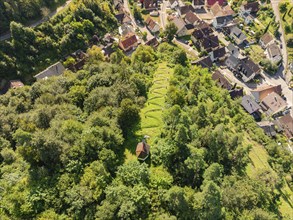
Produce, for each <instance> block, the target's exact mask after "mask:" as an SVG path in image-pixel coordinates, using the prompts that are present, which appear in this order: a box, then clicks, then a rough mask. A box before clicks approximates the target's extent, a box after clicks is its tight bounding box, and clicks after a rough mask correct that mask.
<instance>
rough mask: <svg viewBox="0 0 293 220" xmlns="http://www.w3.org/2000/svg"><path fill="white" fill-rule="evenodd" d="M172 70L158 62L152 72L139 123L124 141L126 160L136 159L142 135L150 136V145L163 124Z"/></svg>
mask: <svg viewBox="0 0 293 220" xmlns="http://www.w3.org/2000/svg"><path fill="white" fill-rule="evenodd" d="M172 74H173V70H172V69H170V68H169V67H168V66H167V63H165V62H164V63H160V64H159V65H158V68H157V70H156V72H155V73H154V78H153V85H152V87H151V88H150V90H149V93H148V100H147V102H146V103H145V106H144V108H143V109H142V110H141V112H140V117H141V121H140V124H139V125H137V127H136V128H135V129H134V131H133V133H132V134H131V135H129V136H128V137H127V140H126V142H125V145H127V146H125V147H126V151H125V157H126V161H129V160H136V156H135V148H136V144H137V143H138V142H139V141H141V139H142V138H143V136H144V135H148V136H150V138H149V139H148V143H149V145H150V146H152V144H153V143H154V140H155V139H156V137H157V136H158V135H159V134H160V130H161V128H162V125H163V120H162V113H163V111H164V108H165V96H166V94H167V91H168V87H169V79H170V77H171V76H172Z"/></svg>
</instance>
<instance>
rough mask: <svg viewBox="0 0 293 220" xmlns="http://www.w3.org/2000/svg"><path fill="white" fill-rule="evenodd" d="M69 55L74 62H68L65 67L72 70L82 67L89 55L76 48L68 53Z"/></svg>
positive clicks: (75, 70)
mask: <svg viewBox="0 0 293 220" xmlns="http://www.w3.org/2000/svg"><path fill="white" fill-rule="evenodd" d="M70 57H72V58H73V59H74V61H75V62H74V63H72V64H69V65H68V66H67V68H68V69H70V70H71V71H73V72H77V71H78V70H81V69H82V68H83V66H84V65H85V62H86V60H87V58H88V57H89V56H88V54H87V53H85V52H83V51H82V50H77V51H75V52H74V53H72V54H70Z"/></svg>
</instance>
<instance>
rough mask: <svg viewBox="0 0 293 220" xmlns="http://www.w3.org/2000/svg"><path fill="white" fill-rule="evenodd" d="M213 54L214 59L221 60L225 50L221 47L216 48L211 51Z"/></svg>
mask: <svg viewBox="0 0 293 220" xmlns="http://www.w3.org/2000/svg"><path fill="white" fill-rule="evenodd" d="M213 54H214V58H215V59H216V58H219V59H220V58H223V57H224V56H225V55H226V50H225V47H221V48H218V49H216V50H214V51H213Z"/></svg>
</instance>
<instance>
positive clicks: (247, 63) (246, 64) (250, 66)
mask: <svg viewBox="0 0 293 220" xmlns="http://www.w3.org/2000/svg"><path fill="white" fill-rule="evenodd" d="M239 68H241V70H242V71H241V72H242V73H243V74H244V75H245V76H246V77H250V76H251V75H252V74H254V73H258V72H259V71H260V68H259V66H258V65H257V64H256V63H254V62H253V61H252V60H251V59H250V58H245V59H242V60H240V65H239Z"/></svg>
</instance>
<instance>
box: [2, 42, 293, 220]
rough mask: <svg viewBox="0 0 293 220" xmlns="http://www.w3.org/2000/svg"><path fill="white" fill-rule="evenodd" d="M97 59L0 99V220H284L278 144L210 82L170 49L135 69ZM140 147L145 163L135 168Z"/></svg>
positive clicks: (285, 179)
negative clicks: (144, 147) (146, 153)
mask: <svg viewBox="0 0 293 220" xmlns="http://www.w3.org/2000/svg"><path fill="white" fill-rule="evenodd" d="M95 53H96V54H93V53H90V54H91V55H92V56H91V57H90V58H89V60H88V62H87V64H86V66H85V67H84V69H83V70H80V71H78V72H77V73H71V72H66V73H65V75H64V76H60V77H56V78H50V79H48V80H45V81H38V82H36V83H34V84H33V85H32V86H26V87H23V88H20V89H17V90H10V91H9V92H8V93H7V94H6V95H3V96H0V147H1V154H0V155H1V156H0V161H1V167H0V198H1V206H0V216H1V219H4V220H5V219H103V220H104V219H213V220H214V219H263V220H268V219H277V218H282V217H284V218H285V219H289V218H290V208H292V203H290V198H289V196H288V197H287V201H288V207H289V212H288V213H289V214H288V215H287V216H286V215H285V214H283V212H280V211H279V206H280V204H281V202H282V201H283V198H285V197H284V196H283V195H282V188H283V187H284V186H286V187H288V186H287V184H289V187H292V170H293V169H292V164H293V158H292V155H291V154H289V152H288V151H287V150H286V149H285V141H283V139H282V138H279V137H278V139H277V140H271V139H269V138H268V137H266V136H265V135H264V133H263V131H262V130H260V129H259V128H257V126H256V124H255V122H254V120H253V118H252V117H251V116H249V115H247V114H246V113H245V112H244V111H243V110H242V108H241V106H240V105H239V103H238V101H237V100H232V99H231V98H230V96H229V94H228V92H227V91H225V90H223V89H221V88H218V87H217V86H216V85H215V83H214V82H213V81H212V79H211V74H210V72H208V70H206V69H201V68H198V67H191V66H189V65H188V63H187V58H186V54H185V52H184V51H182V50H181V49H179V48H177V47H174V46H172V45H169V44H166V43H164V44H161V45H160V46H159V48H158V49H157V51H154V50H153V49H152V48H150V47H147V46H140V47H139V48H138V49H137V50H136V52H134V53H133V55H132V57H131V59H130V58H128V57H125V56H124V55H123V53H122V52H121V51H119V50H118V51H117V52H115V53H114V54H112V55H111V58H110V61H109V62H106V61H105V60H104V57H103V56H102V54H101V53H100V52H99V51H97V50H95ZM161 76H164V77H163V78H161ZM165 78H166V79H168V78H169V80H165V81H164V79H165ZM156 95H157V96H156ZM156 106H158V109H160V110H158V111H157V110H156ZM151 109H153V110H154V111H149V110H151ZM144 116H145V117H144ZM143 117H144V118H143ZM143 135H149V136H150V138H149V139H148V140H147V141H148V143H150V144H151V155H150V157H149V158H148V159H147V160H146V161H145V162H139V161H138V160H137V159H136V158H135V147H136V144H137V142H139V141H141V139H142V138H143ZM278 143H281V145H278ZM256 147H260V148H261V149H262V150H264V152H265V149H266V150H267V152H268V154H265V157H264V159H265V160H267V162H266V163H265V166H263V167H262V169H256V168H254V167H255V166H257V164H255V163H256V162H257V159H254V157H255V155H254V154H252V153H250V152H251V150H252V149H257V148H256ZM257 156H261V155H258V153H257ZM290 205H291V206H290ZM288 207H287V209H288Z"/></svg>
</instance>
